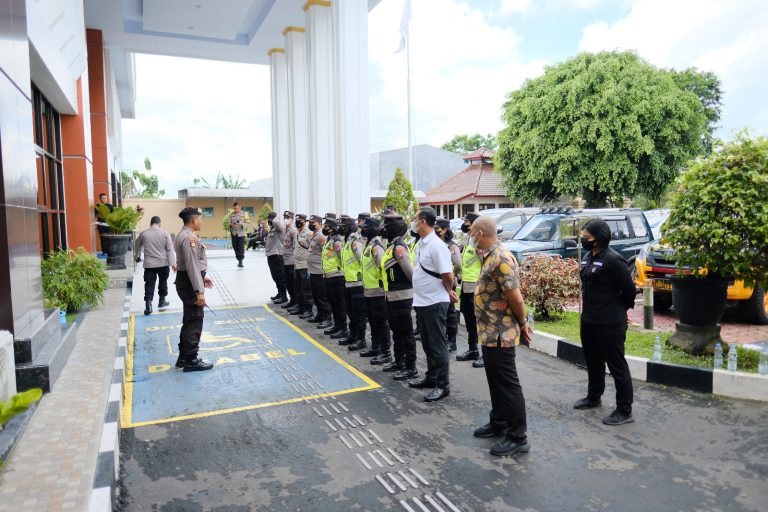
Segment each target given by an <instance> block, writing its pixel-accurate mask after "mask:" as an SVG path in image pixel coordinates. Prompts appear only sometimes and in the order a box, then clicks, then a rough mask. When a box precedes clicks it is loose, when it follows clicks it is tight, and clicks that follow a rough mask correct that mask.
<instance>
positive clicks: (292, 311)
mask: <svg viewBox="0 0 768 512" xmlns="http://www.w3.org/2000/svg"><path fill="white" fill-rule="evenodd" d="M288 313H290V314H291V315H303V314H304V313H302V312H301V306H299V305H298V304H297V305H295V306H293V307H292V308H291V309H289V310H288Z"/></svg>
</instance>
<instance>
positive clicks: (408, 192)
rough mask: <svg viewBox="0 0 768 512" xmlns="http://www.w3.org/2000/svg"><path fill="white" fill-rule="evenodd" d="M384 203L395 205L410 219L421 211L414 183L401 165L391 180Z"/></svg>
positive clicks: (400, 212) (399, 211) (401, 213)
mask: <svg viewBox="0 0 768 512" xmlns="http://www.w3.org/2000/svg"><path fill="white" fill-rule="evenodd" d="M384 204H385V205H387V204H393V205H395V208H396V209H397V212H398V213H399V214H400V215H402V216H403V217H405V218H406V219H410V218H411V217H413V216H414V215H415V214H416V212H417V211H419V202H418V201H417V200H416V196H415V195H414V193H413V185H411V182H410V181H408V178H406V177H405V174H404V173H403V171H402V170H401V169H400V168H399V167H398V168H397V169H395V175H394V176H393V177H392V181H390V182H389V187H387V195H386V197H385V198H384Z"/></svg>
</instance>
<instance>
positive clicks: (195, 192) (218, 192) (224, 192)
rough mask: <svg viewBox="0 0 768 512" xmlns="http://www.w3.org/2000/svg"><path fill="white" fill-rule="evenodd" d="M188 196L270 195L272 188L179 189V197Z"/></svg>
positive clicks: (247, 196)
mask: <svg viewBox="0 0 768 512" xmlns="http://www.w3.org/2000/svg"><path fill="white" fill-rule="evenodd" d="M188 197H206V198H210V197H227V198H238V199H246V198H258V197H272V190H268V189H263V190H257V189H253V188H206V187H188V188H183V189H181V190H179V199H184V198H188Z"/></svg>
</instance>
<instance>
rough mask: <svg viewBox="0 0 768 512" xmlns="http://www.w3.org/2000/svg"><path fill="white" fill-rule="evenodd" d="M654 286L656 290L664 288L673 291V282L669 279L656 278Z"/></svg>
mask: <svg viewBox="0 0 768 512" xmlns="http://www.w3.org/2000/svg"><path fill="white" fill-rule="evenodd" d="M653 288H654V289H655V290H664V291H668V292H671V291H672V283H671V282H669V280H667V279H654V280H653Z"/></svg>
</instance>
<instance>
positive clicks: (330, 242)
mask: <svg viewBox="0 0 768 512" xmlns="http://www.w3.org/2000/svg"><path fill="white" fill-rule="evenodd" d="M339 227H340V226H339V221H338V220H337V219H336V218H334V217H329V216H327V215H326V218H325V219H324V223H323V234H325V235H326V236H327V237H328V238H327V240H326V242H325V245H324V246H323V273H324V275H325V290H326V293H327V295H328V302H329V303H330V305H331V314H332V315H333V327H332V328H330V327H329V328H328V329H327V330H325V331H323V334H328V335H329V336H330V337H331V339H334V340H335V339H342V338H346V337H347V336H348V335H349V331H348V330H347V308H346V303H345V301H344V295H345V291H344V288H345V287H344V271H343V262H342V250H343V248H344V237H343V236H341V234H340V233H339Z"/></svg>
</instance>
